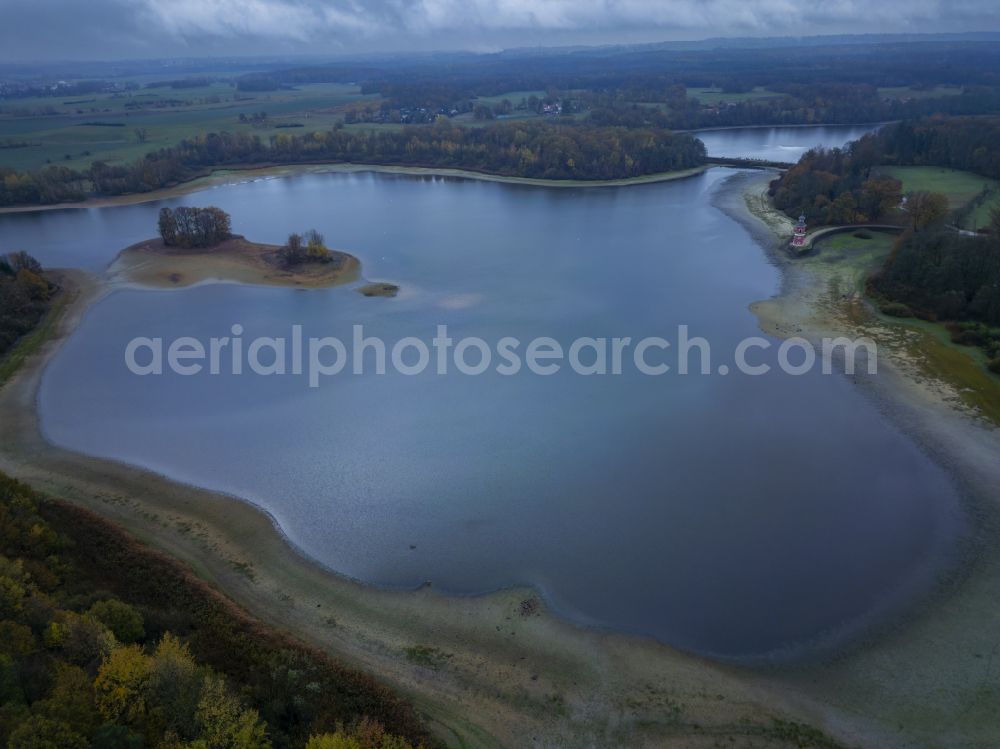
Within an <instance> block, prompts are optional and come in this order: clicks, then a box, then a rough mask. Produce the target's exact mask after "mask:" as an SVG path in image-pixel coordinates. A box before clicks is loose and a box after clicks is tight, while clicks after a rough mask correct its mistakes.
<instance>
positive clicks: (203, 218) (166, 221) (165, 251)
mask: <svg viewBox="0 0 1000 749" xmlns="http://www.w3.org/2000/svg"><path fill="white" fill-rule="evenodd" d="M159 235H160V236H159V238H158V239H149V240H145V241H143V242H139V243H137V244H134V245H132V246H131V247H127V248H126V249H124V250H123V251H122V252H121V254H120V255H119V256H118V259H117V260H116V261H115V263H114V264H113V265H112V267H111V273H112V274H113V275H114V276H116V277H118V278H121V279H123V280H125V281H128V282H132V283H138V284H141V285H143V286H154V287H157V288H182V287H186V286H192V285H194V284H197V283H202V282H205V281H214V280H225V281H235V282H238V283H250V284H258V285H266V286H295V287H302V288H321V287H327V286H336V285H338V284H343V283H349V282H351V281H355V280H357V279H358V276H359V271H360V267H361V264H360V263H359V261H358V259H357V258H356V257H354V256H353V255H350V254H348V253H346V252H341V251H339V250H331V249H330V248H328V247H327V246H326V242H325V240H324V238H323V235H322V234H320V233H319V232H318V231H316V230H315V229H309V230H308V231H306V232H303V233H302V234H299V233H292V234H290V235H289V236H288V240H287V241H286V242H285V244H284V245H273V244H262V243H259V242H251V241H250V240H248V239H247V238H246V237H243V236H241V235H239V234H233V233H232V226H231V220H230V217H229V214H227V213H226V212H225V211H223V210H222V209H220V208H216V207H214V206H209V207H207V208H191V207H187V206H181V207H179V208H173V209H172V208H163V209H161V211H160V216H159Z"/></svg>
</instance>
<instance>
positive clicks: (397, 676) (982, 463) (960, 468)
mask: <svg viewBox="0 0 1000 749" xmlns="http://www.w3.org/2000/svg"><path fill="white" fill-rule="evenodd" d="M767 176H768V175H766V174H765V175H764V176H763V177H762V176H761V175H760V174H756V175H752V176H746V175H737V178H736V181H735V182H734V183H733V184H731V185H728V186H727V187H726V188H724V191H723V193H722V194H721V195H720V197H719V201H720V207H724V208H725V209H726V210H727V211H728V212H730V213H731V215H734V216H735V217H738V218H740V220H741V221H743V222H744V223H745V225H747V226H748V228H750V229H751V230H752V231H753V233H754V234H755V236H757V237H758V238H759V239H760V240H761V241H765V242H766V241H768V238H770V243H771V246H772V247H773V245H774V238H773V234H771V233H770V229H768V228H767V226H766V225H765V224H763V223H759V222H757V219H755V218H754V217H753V216H752V214H750V213H749V211H747V208H746V204H745V202H743V190H744V189H745V188H746V186H747V185H746V183H747V182H749V181H751V180H753V179H757V180H761V179H766V178H767ZM741 180H742V181H741ZM741 203H742V208H740V205H741ZM755 222H756V223H755ZM771 258H772V262H775V263H776V264H778V265H780V266H781V267H782V268H783V278H784V281H783V287H782V291H781V295H780V296H779V297H778V299H783V298H786V297H787V298H792V297H793V296H794V294H795V293H796V290H797V289H802V288H807V287H808V286H809V283H810V282H809V279H808V278H806V277H804V276H803V275H802V274H801V273H800V271H799V270H798V269H796V268H794V267H789V266H788V264H787V263H785V262H784V261H783V260H782V258H781V257H780V256H779V255H778V254H777V253H772V254H771ZM71 276H72V278H73V279H74V280H75V283H76V284H77V285H78V287H79V288H80V295H79V296H78V298H77V299H76V301H75V302H74V304H73V305H72V308H71V309H70V310H69V311H68V312H67V314H66V315H65V317H64V318H63V320H62V321H61V324H60V331H59V335H58V336H57V337H56V339H54V340H52V341H50V342H49V343H48V344H47V345H46V346H45V347H43V350H42V351H41V352H40V353H39V354H38V355H37V356H35V357H34V358H33V359H32V360H31V361H29V362H28V363H27V364H26V365H25V366H24V367H22V369H21V370H20V371H19V372H18V373H17V374H16V375H15V376H14V377H13V378H12V379H11V380H10V381H9V382H8V384H7V385H6V386H5V387H4V388H3V389H2V390H0V424H3V425H4V428H3V430H2V433H0V469H2V470H4V471H6V472H8V473H11V474H12V475H15V476H17V477H18V478H21V479H23V480H26V481H29V482H31V483H32V484H34V485H35V486H36V487H37V488H39V489H42V490H45V491H49V492H51V493H53V494H56V495H58V496H60V497H64V498H66V499H68V500H70V501H73V502H76V503H79V504H81V505H83V506H85V507H88V508H90V509H93V510H95V511H97V512H99V513H101V514H102V515H103V516H105V517H108V518H110V519H112V520H114V521H116V522H118V523H120V524H121V525H123V526H124V527H125V528H126V529H128V530H129V531H131V532H132V533H134V534H135V535H137V536H138V537H139V538H141V539H143V540H144V541H146V542H148V543H150V544H151V545H153V546H155V547H158V548H161V549H163V550H165V551H167V552H168V553H170V554H172V555H174V556H176V557H178V558H180V559H182V560H183V561H185V562H187V563H189V564H190V565H191V566H192V567H193V568H194V569H195V571H196V572H197V573H198V574H199V575H200V576H201V577H203V578H204V579H206V580H208V581H209V582H211V583H213V584H214V585H216V586H217V587H219V588H220V589H221V590H223V591H225V592H226V594H227V595H229V596H231V597H232V598H233V599H234V600H235V601H237V602H238V603H239V604H241V605H242V606H244V607H245V608H247V609H248V610H249V611H250V612H251V613H252V614H254V615H255V616H257V617H259V618H261V619H263V620H265V621H267V622H268V623H271V624H274V625H277V626H279V627H281V628H284V629H287V630H289V631H291V632H293V633H295V634H296V635H297V636H299V637H301V638H303V639H304V640H306V641H308V642H310V643H312V644H316V645H319V646H320V647H323V648H324V649H326V650H327V651H329V652H331V653H332V654H334V655H336V656H337V657H340V658H343V659H344V660H346V661H348V662H350V663H353V664H355V665H358V666H361V667H363V668H365V669H367V670H369V671H371V672H372V673H374V674H376V675H377V676H379V677H380V678H382V679H383V680H385V681H386V682H388V683H390V684H391V685H393V686H395V687H396V688H397V689H400V690H401V691H402V692H403V693H404V694H406V695H407V696H409V697H411V698H412V699H413V700H414V701H415V702H416V704H417V706H418V708H419V709H420V710H421V711H423V712H424V713H425V714H427V715H428V716H429V719H430V721H431V724H432V728H434V729H435V730H436V732H437V733H439V734H440V735H441V736H442V737H444V738H448V737H451V739H452V740H454V742H455V743H456V745H457V744H459V743H462V744H463V745H466V746H517V747H520V746H525V745H534V746H613V745H626V746H634V747H641V746H663V745H671V746H674V745H676V746H693V747H702V746H705V747H709V746H713V745H716V742H717V741H719V742H723V743H725V742H728V739H729V737H734V738H735V739H736V740H737V742H738V743H737V744H736V745H737V746H739V745H746V742H747V740H748V739H750V738H751V737H752V739H753V742H754V743H753V745H754V746H774V747H779V746H791V745H794V744H793V743H791V742H789V741H787V740H785V739H782V738H781V737H780V736H779V734H778V733H777V732H776V731H775V729H774V725H773V724H772V722H771V721H772V718H781V719H784V720H795V721H800V722H803V723H808V724H810V725H813V726H816V727H818V728H821V729H823V730H824V731H827V732H828V733H830V734H831V735H834V736H836V737H837V738H838V739H839V740H841V741H843V742H844V743H848V744H861V745H867V746H879V747H882V746H887V747H888V746H900V747H903V746H925V745H928V746H929V745H940V744H944V743H947V744H948V745H949V746H962V745H967V746H976V745H980V746H985V745H986V743H983V742H984V741H985V740H986V739H987V738H988V737H990V736H996V735H1000V715H998V714H997V712H998V711H996V710H995V709H993V707H991V706H993V704H994V703H992V702H991V701H990V695H991V694H1000V674H997V675H995V674H993V673H992V670H991V668H990V664H989V662H988V660H987V658H988V657H989V656H990V655H991V654H992V653H993V648H994V643H993V639H994V638H992V637H991V628H992V627H991V626H990V625H991V624H993V623H995V622H996V621H997V620H998V619H1000V609H998V607H996V606H995V605H994V601H993V598H994V595H995V591H996V590H998V589H1000V544H998V543H993V544H992V545H991V544H990V543H989V542H991V541H993V540H994V539H1000V522H998V521H997V513H996V510H995V507H994V502H995V500H996V499H997V498H998V497H997V496H996V494H997V487H1000V468H998V467H997V465H995V463H996V462H997V461H996V455H998V454H1000V452H997V450H998V448H1000V439H998V438H997V433H996V430H987V429H986V428H985V427H981V426H979V425H977V424H975V423H974V422H971V421H970V420H969V419H968V418H967V417H965V416H963V415H962V414H959V413H956V412H955V411H954V410H953V409H951V408H950V406H949V405H948V404H947V403H946V402H939V401H933V400H932V399H929V398H926V397H922V396H919V395H914V394H913V393H910V392H909V391H907V392H906V393H905V394H900V393H897V396H898V398H899V401H900V403H899V404H898V406H897V407H896V411H895V417H896V419H897V423H903V424H904V426H905V428H906V430H907V431H910V432H911V433H914V434H917V435H919V436H920V438H921V440H922V442H923V443H926V445H928V448H927V449H928V450H930V451H932V452H933V453H934V456H935V457H936V458H937V459H938V460H941V461H942V462H945V463H946V464H948V465H950V466H951V467H952V468H953V470H954V471H955V472H956V473H961V475H963V477H964V485H963V489H964V490H965V492H966V494H968V495H969V497H970V501H972V502H973V504H972V505H971V507H972V509H973V511H974V512H975V513H976V516H977V527H978V533H979V538H978V539H977V541H978V543H977V544H976V549H977V550H978V552H979V553H978V556H977V557H976V559H975V561H973V562H970V564H969V566H968V567H967V569H966V570H965V577H964V578H963V579H962V580H961V581H960V584H959V582H957V581H956V582H955V583H954V590H949V591H947V594H946V595H941V596H939V598H938V600H936V601H935V602H934V603H935V605H934V606H925V607H924V608H922V609H921V610H920V611H917V612H914V613H913V614H912V616H910V617H909V618H908V619H907V621H906V622H899V623H897V624H896V626H895V628H894V629H893V630H892V631H889V632H882V633H880V634H879V635H878V636H877V637H874V638H873V639H871V640H870V641H868V642H867V643H866V644H864V645H859V646H857V647H854V648H852V649H851V650H850V651H848V652H845V653H843V654H842V655H841V656H840V657H839V658H837V659H836V660H834V661H832V662H830V661H827V662H824V663H823V664H815V663H813V664H800V665H798V666H793V667H787V666H786V667H773V668H770V669H764V670H756V671H755V670H751V669H748V668H737V667H733V666H726V665H721V664H717V663H712V662H709V661H706V660H704V659H700V658H696V657H693V656H689V655H686V654H683V653H680V652H678V651H675V650H673V649H671V648H669V647H666V646H663V645H660V644H658V643H655V642H653V641H651V640H648V639H643V638H636V637H629V636H625V635H618V634H612V633H605V632H596V631H590V630H586V629H582V628H579V627H576V626H573V625H571V624H568V623H566V622H563V621H561V620H558V619H556V618H555V617H553V616H551V615H550V614H549V613H547V612H545V611H544V610H541V611H540V612H539V613H537V614H535V613H531V614H528V615H524V613H523V608H522V605H521V604H522V602H523V601H525V600H529V599H533V598H535V594H534V593H533V592H532V591H530V590H505V591H501V592H498V593H494V594H490V595H486V596H479V597H474V598H459V597H447V596H443V595H440V594H438V593H436V592H435V591H434V590H433V589H432V588H423V589H421V590H419V591H415V592H394V591H385V590H379V589H376V588H372V587H368V586H363V585H360V584H357V583H354V582H351V581H349V580H346V579H344V578H342V577H339V576H337V575H335V574H332V573H330V572H329V571H327V570H325V569H323V568H321V567H320V566H318V565H317V564H315V563H313V562H311V561H310V560H308V559H305V558H304V557H302V556H301V555H299V554H297V553H295V552H294V550H293V549H291V548H290V547H289V545H288V544H287V542H286V540H285V539H284V538H283V536H282V535H281V533H280V532H279V531H278V529H276V528H275V526H274V524H273V522H272V521H271V519H270V518H269V517H268V516H267V515H266V514H264V513H263V512H261V511H259V510H257V509H256V508H254V507H252V506H250V505H248V504H246V503H243V502H240V501H237V500H234V499H233V498H231V497H226V496H223V495H220V494H215V493H212V492H207V491H203V490H200V489H197V488H194V487H189V486H183V485H179V484H177V483H175V482H172V481H170V480H169V479H166V478H164V477H161V476H157V475H154V474H151V473H149V472H147V471H143V470H141V469H137V468H132V467H129V466H125V465H122V464H119V463H115V462H112V461H106V460H99V459H94V458H88V457H86V456H81V455H77V454H73V453H70V452H68V451H65V450H61V449H60V448H57V447H54V446H52V445H50V444H48V443H47V442H46V441H45V440H44V439H43V437H42V436H41V433H40V430H39V424H38V418H37V412H36V409H35V399H36V396H37V390H38V385H39V381H40V377H41V372H42V370H43V368H44V365H45V363H46V361H47V359H48V358H49V357H50V356H51V355H52V354H53V353H54V352H55V351H56V350H57V348H58V346H59V344H60V342H61V340H64V339H65V337H66V336H67V335H68V334H69V333H70V332H71V331H72V330H73V329H74V328H75V326H76V324H77V323H78V321H79V320H80V319H81V317H82V315H83V314H84V312H85V310H86V309H87V308H88V307H89V305H90V304H91V303H92V302H93V301H94V300H96V299H97V298H99V297H100V295H101V294H102V293H103V292H104V290H105V288H106V285H105V283H104V281H103V280H102V279H99V278H96V277H94V276H90V275H88V274H85V273H83V272H73V273H72V274H71ZM789 320H791V318H789ZM765 327H766V324H765ZM904 385H905V381H904V378H902V376H900V382H899V383H898V384H897V383H895V382H893V384H892V388H893V389H895V388H897V386H898V387H899V388H902V387H904ZM865 387H868V385H867V384H866V385H865ZM886 387H887V388H888V387H889V386H888V385H887V386H886ZM994 549H996V550H995V551H994ZM986 623H989V624H987V625H986V626H983V625H984V624H986ZM415 645H420V646H423V647H427V648H431V649H433V650H432V651H431V652H434V653H437V654H439V656H440V657H439V658H438V663H437V667H428V666H427V665H426V664H419V663H414V662H412V661H411V660H410V659H408V658H407V656H406V654H405V650H406V648H408V647H412V646H415ZM901 685H905V687H906V688H905V689H903V688H901ZM984 690H986V691H984ZM990 690H993V691H992V692H991V691H990ZM963 713H964V714H963ZM960 714H963V717H962V719H961V720H958V719H957V718H956V717H955V716H958V715H960ZM948 716H951V718H950V719H946V718H948ZM900 726H902V728H901V727H900ZM526 737H528V738H527V739H526ZM739 742H743V743H742V744H741V743H739ZM726 745H728V743H727V744H726Z"/></svg>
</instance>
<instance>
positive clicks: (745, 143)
mask: <svg viewBox="0 0 1000 749" xmlns="http://www.w3.org/2000/svg"><path fill="white" fill-rule="evenodd" d="M875 128H876V126H875V125H829V126H825V127H753V128H732V129H729V130H702V131H700V132H697V133H695V135H697V136H698V137H699V138H700V139H701V140H702V142H703V143H704V144H705V148H706V149H707V150H708V154H709V156H726V157H729V158H739V159H764V160H766V161H787V162H796V161H798V160H799V157H800V156H802V154H804V153H805V152H806V151H808V150H809V149H810V148H815V147H816V146H825V147H827V148H831V147H833V146H842V145H844V144H845V143H846V142H847V141H849V140H857V139H858V138H860V137H861V136H862V135H864V134H865V133H868V132H871V131H872V130H874V129H875Z"/></svg>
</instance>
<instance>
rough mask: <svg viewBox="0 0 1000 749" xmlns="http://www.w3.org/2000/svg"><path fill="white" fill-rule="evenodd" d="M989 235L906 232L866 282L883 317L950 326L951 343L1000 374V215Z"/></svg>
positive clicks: (940, 230)
mask: <svg viewBox="0 0 1000 749" xmlns="http://www.w3.org/2000/svg"><path fill="white" fill-rule="evenodd" d="M993 224H994V230H993V232H992V233H991V234H988V235H983V236H977V237H967V236H962V235H960V234H958V233H957V232H954V231H948V230H946V229H937V230H932V231H924V232H916V233H914V232H908V233H906V234H904V235H903V236H902V237H900V238H899V240H898V241H897V242H896V245H895V247H894V249H893V253H892V255H891V256H890V258H889V260H888V262H887V263H886V265H885V267H884V268H883V269H882V270H881V271H880V272H879V273H878V274H876V275H875V276H874V277H873V278H872V279H871V280H870V281H869V289H870V290H871V291H872V292H874V294H875V295H876V296H877V297H879V298H881V299H882V300H884V301H883V304H882V308H883V310H884V311H885V312H887V313H889V314H892V315H896V316H900V317H909V316H917V317H922V318H925V319H931V320H940V321H944V322H947V323H948V328H949V330H950V332H951V336H952V340H953V341H955V342H956V343H961V344H964V345H967V346H979V347H981V348H982V349H983V350H984V351H985V352H986V355H987V357H989V359H990V362H989V368H990V369H991V370H993V371H994V372H996V373H997V374H1000V215H996V214H995V215H994V218H993Z"/></svg>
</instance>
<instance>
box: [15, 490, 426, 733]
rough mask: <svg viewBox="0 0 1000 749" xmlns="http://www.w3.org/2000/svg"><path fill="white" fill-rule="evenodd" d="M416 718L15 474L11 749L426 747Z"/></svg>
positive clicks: (380, 691) (363, 680)
mask: <svg viewBox="0 0 1000 749" xmlns="http://www.w3.org/2000/svg"><path fill="white" fill-rule="evenodd" d="M428 742H429V739H428V736H427V734H426V732H425V730H424V729H423V727H422V725H421V724H420V722H419V721H418V720H417V718H416V717H415V715H414V713H413V711H412V708H411V707H410V706H409V705H408V704H407V703H405V702H403V701H402V700H400V699H399V698H397V697H396V696H394V695H393V694H391V693H390V692H389V691H388V690H386V689H385V688H383V687H381V686H379V685H378V684H376V683H375V682H374V681H373V680H372V679H370V678H369V677H367V676H364V675H363V674H360V673H358V672H355V671H352V670H349V669H346V668H344V667H343V666H340V665H338V664H336V663H334V662H332V661H331V660H329V659H328V658H327V657H325V656H324V655H322V654H321V653H319V652H317V651H314V650H310V649H308V648H306V647H304V646H302V645H300V644H298V643H296V642H294V641H292V640H290V639H288V638H286V637H284V636H283V635H281V634H279V633H277V632H275V631H273V630H270V629H268V628H267V627H265V626H264V625H261V624H260V623H258V622H255V621H253V620H251V619H249V618H248V617H247V616H246V615H245V614H243V613H242V612H241V611H239V610H237V609H236V608H235V607H233V606H232V604H230V603H228V602H227V601H226V600H225V599H223V598H221V597H220V596H219V595H218V594H216V593H214V592H213V591H211V590H210V589H208V588H207V587H206V586H204V585H203V584H202V583H201V582H200V581H198V580H197V579H196V578H194V577H193V576H192V575H191V574H190V573H189V572H187V571H186V570H185V569H184V568H182V567H181V566H180V565H179V564H178V563H176V562H174V561H172V560H169V559H168V558H166V557H164V556H162V555H160V554H157V553H155V552H153V551H151V550H149V549H147V548H145V547H143V546H141V545H139V544H138V543H137V542H135V541H134V540H132V539H131V538H130V537H128V536H126V535H125V534H124V532H123V531H121V530H118V529H117V528H116V527H115V526H112V525H111V524H109V523H108V522H106V521H104V520H102V519H100V518H99V517H97V516H96V515H92V514H90V513H88V512H86V511H84V510H81V509H79V508H75V507H73V506H70V505H68V504H64V503H60V502H57V501H54V500H51V499H49V498H46V497H44V496H42V495H40V494H38V493H36V492H34V491H33V490H31V489H30V488H29V487H27V486H25V485H24V484H21V483H18V482H17V481H14V480H12V479H10V478H8V477H7V476H4V475H3V474H0V745H2V746H5V747H9V749H141V747H149V748H150V749H271V747H274V749H280V748H282V747H296V748H301V747H305V748H306V749H412V747H415V746H424V745H427V743H428Z"/></svg>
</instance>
